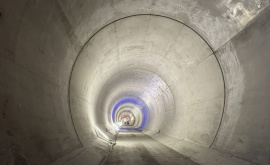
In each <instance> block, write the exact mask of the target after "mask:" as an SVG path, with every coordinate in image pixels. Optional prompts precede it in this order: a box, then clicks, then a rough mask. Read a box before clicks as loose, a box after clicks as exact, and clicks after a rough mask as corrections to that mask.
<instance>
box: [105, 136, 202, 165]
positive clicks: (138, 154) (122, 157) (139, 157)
mask: <svg viewBox="0 0 270 165" xmlns="http://www.w3.org/2000/svg"><path fill="white" fill-rule="evenodd" d="M118 164H119V165H120V164H121V165H136V164H142V165H145V164H148V165H150V164H172V165H174V164H175V165H176V164H179V165H196V164H197V163H195V162H193V161H191V160H190V159H189V158H187V157H185V156H183V155H181V154H179V153H178V152H176V151H174V150H173V149H171V148H169V147H167V146H165V145H164V144H162V143H159V142H158V141H155V140H153V139H152V138H151V137H149V136H147V135H145V134H143V133H139V132H120V133H119V135H118V138H117V144H116V145H115V146H114V149H113V151H112V153H111V155H110V156H109V158H108V160H107V161H106V163H105V165H118Z"/></svg>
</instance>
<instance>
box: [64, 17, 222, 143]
mask: <svg viewBox="0 0 270 165" xmlns="http://www.w3.org/2000/svg"><path fill="white" fill-rule="evenodd" d="M136 16H155V17H163V18H167V19H170V20H173V21H176V22H178V23H181V24H182V25H184V26H185V27H187V28H188V29H190V30H192V31H193V32H195V33H196V34H197V35H198V36H199V37H200V38H201V39H202V40H203V41H204V42H205V43H206V44H207V45H208V47H209V48H210V49H211V51H212V55H214V57H215V59H216V61H217V63H218V66H219V68H220V71H221V75H222V80H223V86H224V88H223V91H224V94H223V96H224V98H223V108H222V113H221V119H220V122H219V126H218V129H217V131H216V134H215V137H214V138H213V141H212V142H211V144H210V146H209V148H211V147H212V145H213V143H214V142H215V139H216V137H217V135H218V133H219V130H220V127H221V123H222V119H223V115H224V110H225V98H226V88H225V87H226V85H225V81H224V75H223V70H222V67H221V65H220V62H219V60H218V58H217V57H216V54H215V52H214V51H213V49H212V47H211V46H210V45H209V44H208V42H207V41H206V40H205V39H204V38H203V37H202V36H201V35H200V34H199V33H198V32H196V31H195V30H194V29H192V28H191V27H190V26H188V25H186V24H184V23H183V22H181V21H178V20H176V19H174V18H170V17H167V16H163V15H156V14H136V15H130V16H126V17H122V18H120V19H117V20H114V21H112V22H110V23H108V24H106V25H105V26H103V27H102V28H100V29H99V30H98V31H96V32H95V33H94V34H93V35H92V36H91V37H90V38H89V39H88V40H87V41H86V42H85V44H84V45H83V47H82V48H81V49H80V51H79V53H78V55H77V56H76V59H75V62H74V63H73V65H72V70H71V74H70V78H69V88H68V97H69V108H70V114H71V116H72V113H71V105H70V104H71V103H70V102H71V101H70V99H71V96H70V89H71V86H70V84H71V79H72V75H73V71H74V66H75V65H76V62H77V60H78V58H79V56H80V55H81V53H82V51H83V49H84V48H85V46H86V45H87V43H89V41H90V40H91V39H92V38H93V37H94V36H95V35H96V34H98V33H99V32H100V31H101V30H103V29H104V28H106V27H107V26H109V25H111V24H113V23H115V22H117V21H120V20H123V19H126V18H130V17H136ZM72 121H73V118H72ZM73 125H74V121H73ZM75 130H76V129H75ZM76 134H77V135H78V133H77V130H76ZM78 137H79V136H78ZM79 139H80V138H79Z"/></svg>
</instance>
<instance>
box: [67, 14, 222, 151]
mask: <svg viewBox="0 0 270 165" xmlns="http://www.w3.org/2000/svg"><path fill="white" fill-rule="evenodd" d="M78 98H80V99H78ZM127 100H128V101H127ZM70 101H71V111H72V115H74V116H75V115H76V113H83V114H85V115H87V116H88V120H87V121H84V122H86V123H84V124H86V125H89V127H90V130H89V132H91V129H93V128H94V127H95V126H98V127H99V128H100V129H101V130H103V132H107V130H110V129H112V128H116V127H118V128H120V129H145V130H149V131H153V132H162V133H164V134H166V135H169V136H172V137H176V138H178V139H182V140H186V141H189V142H193V143H196V144H200V145H203V146H210V145H211V143H212V142H213V139H214V138H215V136H216V133H217V131H218V129H219V126H220V122H221V116H222V113H223V107H224V81H223V75H222V72H221V69H220V66H219V63H218V61H217V59H216V57H215V55H214V53H213V51H212V49H211V48H210V47H209V45H208V44H207V43H206V42H205V40H204V39H202V38H201V37H200V36H199V35H198V34H197V33H196V32H195V31H194V30H192V29H191V28H189V27H188V26H186V25H184V24H183V23H181V22H179V21H176V20H174V19H170V18H167V17H163V16H157V15H136V16H130V17H126V18H122V19H119V20H116V21H114V22H112V23H110V24H108V25H106V26H105V27H103V28H102V29H101V30H99V31H98V32H97V33H96V34H95V35H94V36H92V37H91V38H90V39H89V41H88V42H87V43H86V44H85V46H84V47H83V49H82V50H81V52H80V54H79V56H78V58H77V60H76V63H75V64H74V68H73V72H72V76H71V82H70ZM123 104H130V105H131V106H133V107H137V108H135V109H137V111H138V112H137V111H136V110H135V111H134V112H136V113H135V114H134V119H135V120H134V124H135V125H133V126H127V124H125V123H124V126H123V123H122V124H120V123H119V122H120V121H119V115H121V113H117V112H118V111H119V112H121V110H120V109H121V105H123ZM138 107H139V108H138ZM128 111H129V112H131V110H128ZM74 121H75V120H74ZM80 122H81V121H80ZM80 122H76V121H75V122H74V124H75V127H76V129H77V131H78V134H79V136H82V137H84V135H80V132H83V133H84V134H85V132H87V131H86V130H84V129H85V128H82V127H81V126H80V125H82V124H80ZM76 125H77V126H76Z"/></svg>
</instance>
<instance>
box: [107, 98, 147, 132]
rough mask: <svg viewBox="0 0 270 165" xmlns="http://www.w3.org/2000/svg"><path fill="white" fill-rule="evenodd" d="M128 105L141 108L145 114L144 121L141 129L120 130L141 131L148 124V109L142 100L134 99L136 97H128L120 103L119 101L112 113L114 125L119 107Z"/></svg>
mask: <svg viewBox="0 0 270 165" xmlns="http://www.w3.org/2000/svg"><path fill="white" fill-rule="evenodd" d="M126 103H131V104H135V105H136V106H139V107H141V108H140V109H141V111H142V114H143V119H142V124H141V126H140V127H138V128H120V129H124V130H141V129H143V128H144V126H145V124H146V122H147V117H148V116H147V107H146V106H145V104H144V102H143V101H142V100H140V99H139V98H134V97H127V98H123V99H121V100H120V101H118V102H117V103H116V104H115V106H114V107H113V111H112V120H113V123H115V118H114V116H115V112H116V110H117V109H118V107H119V106H120V105H122V104H126Z"/></svg>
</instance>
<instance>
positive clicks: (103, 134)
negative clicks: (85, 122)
mask: <svg viewBox="0 0 270 165" xmlns="http://www.w3.org/2000/svg"><path fill="white" fill-rule="evenodd" d="M95 129H96V130H98V132H99V133H100V134H101V135H102V136H104V137H105V138H106V139H108V140H109V137H108V136H107V135H106V134H105V133H103V132H102V131H101V130H100V129H99V128H98V127H97V126H95Z"/></svg>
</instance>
